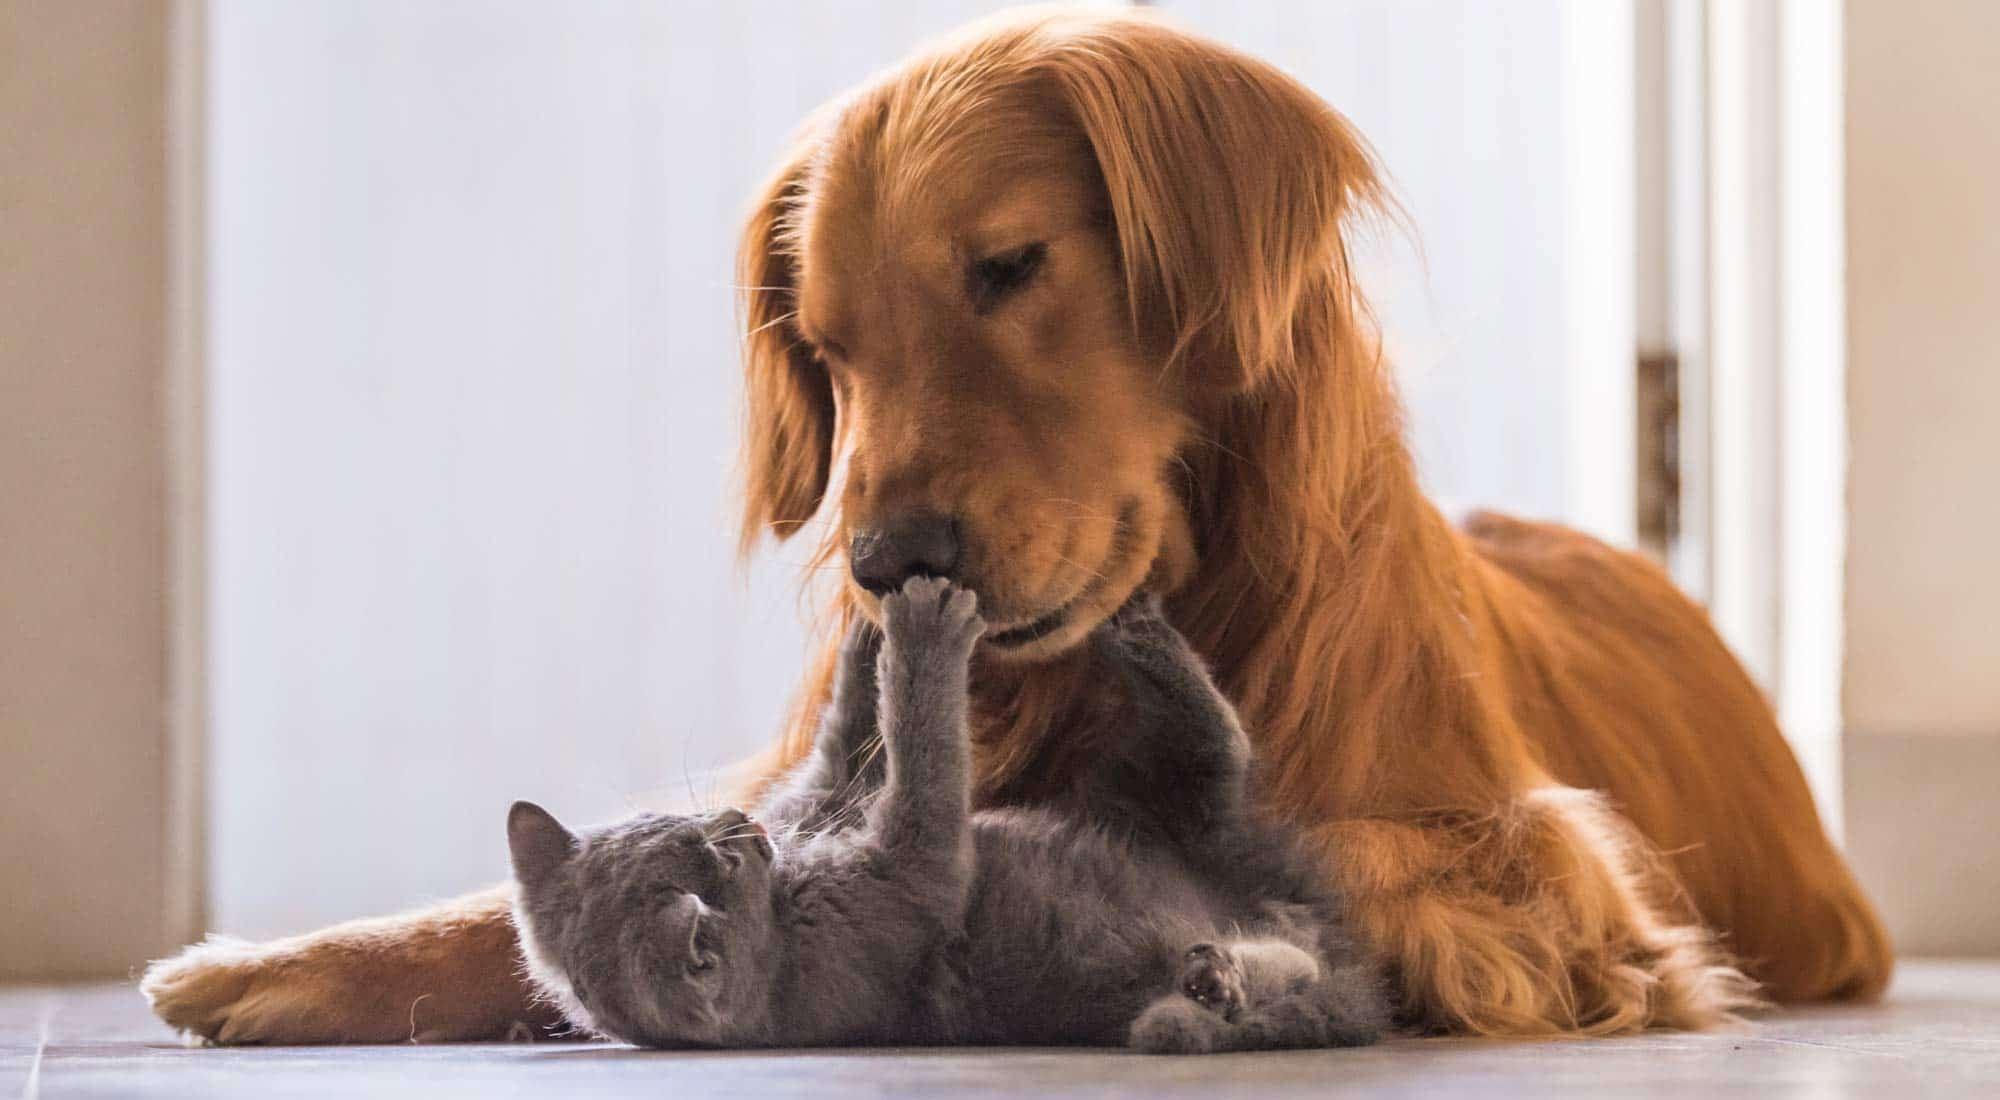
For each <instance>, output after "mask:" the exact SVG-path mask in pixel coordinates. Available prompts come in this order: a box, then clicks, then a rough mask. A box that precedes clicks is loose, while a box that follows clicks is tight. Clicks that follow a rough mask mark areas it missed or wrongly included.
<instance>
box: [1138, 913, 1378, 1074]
mask: <svg viewBox="0 0 2000 1100" xmlns="http://www.w3.org/2000/svg"><path fill="white" fill-rule="evenodd" d="M1177 985H1178V988H1177V990H1176V992H1174V993H1171V994H1168V995H1167V996H1164V997H1161V998H1160V999H1158V1000H1156V1001H1154V1002H1153V1003H1152V1004H1151V1005H1149V1006H1148V1007H1147V1008H1146V1010H1145V1011H1144V1012H1143V1013H1141V1014H1140V1015H1139V1018H1138V1019H1137V1020H1135V1021H1133V1024H1132V1033H1131V1044H1132V1046H1133V1047H1134V1048H1136V1049H1139V1050H1143V1051H1148V1052H1151V1053H1155V1054H1207V1053H1210V1052H1215V1051H1229V1050H1281V1049H1299V1048H1310V1047H1343V1046H1363V1045H1366V1044H1368V1043H1372V1042H1374V1041H1375V1040H1376V1038H1377V1037H1378V1036H1379V1035H1380V1033H1381V1030H1382V1028H1383V1027H1384V1026H1385V1025H1386V1022H1387V1013H1386V1010H1385V1008H1384V1001H1383V1000H1382V997H1381V993H1380V988H1379V987H1380V979H1379V977H1378V976H1377V975H1376V973H1375V972H1374V971H1373V969H1372V968H1369V967H1366V966H1360V965H1355V966H1342V967H1337V968H1335V969H1334V970H1333V971H1332V972H1331V973H1322V969H1321V965H1320V961H1319V960H1318V959H1316V958H1314V957H1313V955H1312V954H1311V953H1309V952H1307V951H1304V950H1302V949H1300V948H1299V947H1297V946H1296V945H1293V944H1290V943H1286V942H1284V941H1282V940H1247V941H1238V942H1236V943H1232V944H1227V945H1220V946H1218V945H1215V944H1196V945H1195V946H1194V947H1193V948H1191V949H1189V951H1188V954H1187V961H1186V964H1185V965H1184V966H1183V967H1182V969H1181V974H1180V977H1179V979H1178V982H1177Z"/></svg>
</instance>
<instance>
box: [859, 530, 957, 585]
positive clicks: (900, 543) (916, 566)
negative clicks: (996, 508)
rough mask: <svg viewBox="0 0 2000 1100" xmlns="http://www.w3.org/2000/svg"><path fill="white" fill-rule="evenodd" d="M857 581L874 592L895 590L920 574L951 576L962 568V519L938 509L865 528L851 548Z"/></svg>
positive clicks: (926, 575)
mask: <svg viewBox="0 0 2000 1100" xmlns="http://www.w3.org/2000/svg"><path fill="white" fill-rule="evenodd" d="M847 564H848V568H849V569H850V570H852V571H853V573H854V581H855V583H856V584H859V585H860V586H861V587H863V588H866V589H868V590H869V591H870V592H877V593H880V592H892V591H894V590H896V589H897V588H900V587H902V584H903V582H904V581H906V580H908V579H910V578H911V577H916V576H925V577H951V576H952V570H954V569H957V568H958V522H957V521H956V520H954V519H952V518H951V517H950V516H945V515H939V514H938V513H936V512H911V513H908V514H906V515H902V516H898V517H896V518H895V519H892V520H890V521H889V522H888V523H886V524H884V525H882V526H881V527H876V528H871V529H869V530H866V531H861V532H859V533H857V534H856V535H855V536H854V541H853V543H852V544H850V545H849V546H848V548H847Z"/></svg>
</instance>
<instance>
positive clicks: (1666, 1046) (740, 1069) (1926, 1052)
mask: <svg viewBox="0 0 2000 1100" xmlns="http://www.w3.org/2000/svg"><path fill="white" fill-rule="evenodd" d="M1350 1092H1352V1093H1363V1092H1366V1093H1381V1094H1384V1095H1424V1096H1465V1097H1475V1096H1476V1097H1481V1098H1486V1097H1501V1096H1535V1097H1541V1096H1550V1095H1584V1096H1602V1095H1626V1094H1631V1095H1657V1096H1691V1097H1699V1098H1701V1100H1714V1098H1716V1097H1722V1096H1737V1095H1740V1096H1758V1097H1765V1096H1785V1095H1798V1096H1812V1097H1835V1096H1863V1097H1878V1096H1879V1097H1896V1098H1899V1100H1900V1098H1903V1097H1911V1096H1919V1095H1939V1096H1954V1095H1963V1096H1980V1095H1983V1096H2000V962H1949V963H1944V962H1911V963H1907V964H1905V965H1904V967H1903V969H1902V972H1901V975H1900V977H1899V979H1898V981H1897V984H1896V988H1895V990H1894V992H1893V993H1892V994H1891V995H1890V997H1889V999H1888V1001H1887V1002H1886V1003H1884V1004H1882V1005H1877V1006H1872V1007H1861V1008H1854V1007H1845V1008H1816V1009H1808V1010H1797V1011H1790V1012H1783V1013H1778V1014H1775V1015H1772V1016H1769V1017H1767V1018H1765V1019H1764V1020H1763V1021H1761V1022H1760V1023H1759V1024H1758V1025H1756V1026H1755V1027H1754V1028H1753V1029H1750V1030H1747V1031H1744V1032H1741V1033H1737V1034H1710V1035H1653V1036H1646V1037H1642V1038H1636V1039H1619V1040H1601V1041H1570V1042H1543V1043H1501V1042H1480V1041H1471V1040H1444V1039H1410V1040H1399V1041H1395V1042H1390V1043H1385V1044H1383V1045H1381V1046H1378V1047H1374V1048H1371V1049H1368V1050H1359V1051H1327V1052H1309V1053H1298V1054H1239V1055H1225V1056H1220V1057H1211V1058H1187V1059H1163V1058H1148V1057H1144V1056H1140V1055H1128V1054H1124V1053H1122V1052H1080V1051H1049V1050H877V1051H796V1052H789V1051H788V1052H778V1053H770V1052H756V1053H752V1052H744V1053H715V1054H687V1053H659V1052H648V1051H638V1050H632V1049H629V1048H624V1047H612V1046H601V1045H587V1044H569V1043H544V1044H538V1045H531V1044H519V1045H511V1046H510V1045H497V1044H496V1045H454V1046H424V1047H418V1046H385V1047H337V1048H325V1047H290V1048H262V1049H258V1048H248V1049H234V1050H198V1049H191V1048H188V1047H184V1046H182V1045H181V1044H180V1043H178V1042H177V1041H176V1040H175V1039H174V1037H173V1036H172V1035H169V1034H168V1033H167V1031H166V1029H165V1028H164V1027H162V1026H161V1025H159V1024H158V1023H156V1022H154V1021H153V1019H152V1017H151V1016H150V1015H148V1014H147V1011H146V1008H145V1005H144V1004H143V1003H141V1001H140V999H139V996H138V994H137V993H135V992H133V991H132V989H130V988H129V987H125V986H115V985H90V986H72V987H63V988H14V989H7V990H0V1096H5V1095H10V1094H18V1095H21V1096H28V1097H35V1096H48V1097H65V1096H162V1097H166V1096H172V1097H192V1096H222V1097H277V1096H361V1095H393V1096H424V1097H430V1096H460V1095H463V1096H481V1097H500V1096H533V1097H537V1098H550V1100H564V1098H568V1097H584V1096H635V1097H645V1098H647V1100H668V1098H676V1100H677V1098H681V1097H691V1096H708V1095H715V1096H729V1097H740V1098H745V1100H749V1098H763V1097H789V1096H799V1097H809V1098H811V1100H841V1098H845V1097H856V1096H881V1095H887V1094H896V1095H941V1096H953V1097H971V1096H1065V1095H1077V1096H1082V1095H1089V1096H1124V1097H1138V1098H1142V1100H1168V1098H1170V1097H1176V1096H1189V1097H1203V1098H1205V1100H1206V1098H1212V1097H1215V1096H1219V1095H1236V1094H1247V1095H1254V1096H1259V1097H1281V1096H1293V1095H1297V1096H1326V1095H1331V1094H1346V1093H1350Z"/></svg>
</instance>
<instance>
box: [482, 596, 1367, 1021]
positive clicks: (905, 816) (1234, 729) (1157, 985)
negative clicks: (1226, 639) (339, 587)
mask: <svg viewBox="0 0 2000 1100" xmlns="http://www.w3.org/2000/svg"><path fill="white" fill-rule="evenodd" d="M882 617H883V624H884V626H883V630H882V631H881V632H878V631H877V630H876V629H875V628H873V627H872V626H869V625H867V624H865V623H862V624H859V625H857V626H856V627H855V629H854V630H853V631H852V632H851V633H850V634H849V635H848V637H847V638H846V640H845V642H844V644H843V648H842V653H841V667H840V671H839V673H838V679H837V682H836V687H835V693H834V697H833V701H832V703H831V704H830V705H829V707H828V710H827V714H826V716H825V718H824V720H823V722H822V725H821V728H820V730H819V734H818V739H817V741H816V743H815V746H814V751H813V754H812V755H811V756H810V757H809V758H808V759H807V760H806V761H804V762H803V763H801V764H800V765H799V767H798V769H797V770H796V771H795V772H794V773H793V774H792V775H791V776H790V777H788V779H787V781H786V783H785V784H784V785H783V786H782V787H781V788H779V789H778V790H777V791H776V792H774V793H773V794H772V795H771V796H770V797H769V798H768V799H767V800H766V801H765V803H764V805H762V806H761V807H760V808H759V815H760V817H761V818H762V819H763V820H762V822H760V821H758V820H757V819H753V818H751V817H750V816H748V815H746V814H744V813H742V812H740V811H738V810H724V811H722V812H719V813H712V814H705V815H698V816H692V817H687V816H669V815H649V816H642V817H639V818H635V819H633V820H630V821H626V822H623V823H621V824H617V825H612V826H609V827H607V828H602V829H597V830H592V831H588V832H585V833H584V834H583V835H581V836H576V835H573V834H571V833H570V832H569V831H568V830H567V829H565V828H563V826H562V825H561V824H559V823H558V822H557V821H556V820H555V818H553V817H551V816H549V814H548V813H547V812H546V811H544V810H542V809H541V808H540V807H538V806H535V805H534V804H532V803H527V802H519V803H516V804H515V805H514V808H513V810H512V812H511V813H510V814H509V815H508V819H507V838H508V843H509V845H510V847H511V850H512V854H513V863H514V872H515V877H516V879H517V880H518V881H519V884H520V890H519V899H518V901H517V904H516V908H515V920H516V922H517V923H518V925H519V926H520V931H521V940H522V945H523V951H524V953H525V955H526V958H527V963H528V971H529V974H530V975H531V977H532V978H533V979H534V980H535V982H536V983H537V984H538V985H539V986H540V987H541V989H542V990H543V991H544V992H545V994H546V995H547V996H548V997H549V998H551V999H552V1000H553V1001H555V1003H557V1004H558V1005H560V1006H561V1007H562V1009H563V1011H564V1012H565V1013H566V1014H567V1015H568V1017H569V1019H570V1020H571V1021H572V1022H573V1023H575V1024H577V1025H578V1026H580V1027H582V1028H584V1029H587V1030H590V1031H595V1032H599V1033H602V1034H604V1035H608V1036H611V1037H613V1038H617V1039H622V1040H625V1041H628V1042H633V1043H640V1044H645V1045H649V1046H664V1047H678V1046H814V1045H827V1044H844V1043H1090V1044H1103V1045H1108V1044H1124V1043H1129V1044H1131V1045H1132V1046H1134V1047H1137V1048H1139V1049H1141V1050H1148V1051H1168V1052H1185V1053H1197V1052H1205V1051H1217V1050H1256V1049H1266V1048H1276V1047H1320V1046H1348V1045H1357V1044H1362V1043H1368V1042H1372V1041H1373V1040H1374V1039H1375V1037H1376V1034H1377V1032H1378V1030H1379V1029H1380V1028H1381V1027H1382V1026H1383V1025H1384V1022H1385V1021H1386V1019H1387V1015H1388V1010H1387V1006H1386V1002H1385V1000H1384V997H1383V994H1382V982H1381V980H1380V978H1379V975H1378V974H1377V972H1376V970H1375V968H1374V967H1373V966H1372V965H1371V964H1370V963H1369V962H1368V961H1367V960H1365V959H1364V958H1363V957H1362V955H1361V953H1360V952H1359V951H1358V950H1357V949H1356V947H1355V946H1354V945H1353V944H1352V943H1351V941H1350V940H1349V939H1348V938H1347V936H1346V934H1345V933H1344V931H1343V930H1342V926H1341V922H1340V919H1339V917H1340V915H1339V907H1338V904H1337V901H1336V899H1335V898H1334V897H1333V896H1332V895H1331V894H1330V893H1328V892H1327V890H1326V888H1325V887H1324V886H1323V885H1322V884H1323V882H1324V880H1325V877H1326V876H1325V873H1324V870H1323V869H1321V868H1318V867H1316V866H1315V865H1314V862H1313V861H1312V860H1311V859H1310V858H1309V857H1308V856H1306V855H1305V854H1304V853H1303V852H1302V851H1301V850H1300V849H1299V847H1298V845H1297V844H1296V842H1295V840H1294V838H1292V837H1291V836H1290V835H1288V834H1287V833H1285V832H1283V831H1282V830H1279V829H1277V828H1275V827H1274V826H1272V825H1271V824H1270V823H1268V822H1265V821H1263V820H1261V819H1260V818H1258V817H1257V816H1256V815H1255V814H1254V813H1253V811H1252V810H1251V809H1250V807H1249V805H1248V804H1247V798H1246V793H1245V785H1246V769H1247V765H1248V757H1249V746H1248V741H1247V740H1246V739H1245V737H1244V735H1243V731H1242V729H1241V728H1240V727H1239V726H1238V725H1237V722H1236V717H1235V714H1234V712H1233V711H1232V709H1231V708H1230V706H1229V704H1228V703H1227V701H1225V700H1224V699H1223V698H1222V696H1221V695H1220V694H1219V693H1218V692H1217V691H1216V689H1215V687H1214V685H1213V684H1212V683H1211V682H1210V680H1209V677H1208V674H1207V671H1206V669H1204V668H1203V666H1202V664H1201V662H1200V660H1199V658H1197V657H1196V656H1195V654H1194V653H1193V651H1192V650H1191V649H1190V648H1189V647H1188V645H1187V644H1186V642H1185V641H1184V640H1183V639H1182V638H1181V637H1180V635H1179V634H1178V633H1176V632H1175V631H1174V630H1173V628H1172V627H1171V626H1169V625H1168V624H1167V623H1166V621H1165V619H1164V618H1162V617H1161V614H1160V610H1159V606H1158V602H1157V600H1155V599H1153V598H1151V597H1145V598H1142V599H1140V600H1138V601H1135V602H1134V603H1133V604H1131V605H1129V606H1128V607H1127V608H1126V609H1125V610H1123V611H1121V612H1120V613H1119V614H1118V615H1117V616H1115V617H1114V618H1113V620H1112V621H1111V622H1109V623H1108V624H1106V626H1104V627H1103V628H1100V629H1099V630H1098V631H1097V633H1096V634H1095V635H1094V636H1093V646H1094V649H1095V650H1096V659H1097V660H1098V661H1099V662H1100V663H1101V664H1102V665H1104V666H1106V667H1108V668H1109V669H1111V670H1114V672H1115V675H1116V676H1117V677H1118V678H1120V679H1121V680H1122V681H1123V683H1124V687H1125V696H1126V707H1127V708H1128V714H1127V715H1126V720H1125V721H1124V722H1122V723H1121V729H1122V732H1121V733H1120V735H1119V737H1118V738H1117V739H1116V740H1115V741H1114V742H1113V743H1110V744H1106V745H1104V746H1103V747H1102V749H1101V751H1100V752H1099V754H1098V756H1097V758H1096V760H1095V762H1094V763H1093V764H1092V765H1091V766H1090V767H1088V768H1087V769H1086V771H1085V774H1084V775H1082V776H1080V777H1079V779H1078V781H1077V783H1076V785H1075V787H1074V789H1073V790H1072V791H1070V792H1069V793H1068V794H1066V795H1065V796H1064V797H1063V798H1061V799H1059V800H1057V801H1056V802H1054V803H1051V804H1047V805H1042V806H1036V807H1016V808H1008V809H996V810H984V811H980V812H978V813H973V812H972V811H971V808H970V797H969V786H970V771H969V760H968V756H969V751H970V749H969V745H968V740H969V736H968V731H967V725H966V706H967V699H966V683H967V665H968V662H969V660H970V658H971V654H972V649H973V645H974V643H975V642H976V641H977V640H978V638H979V636H980V634H981V633H982V632H983V631H984V629H985V625H984V624H983V623H982V622H981V621H980V619H979V616H978V612H977V605H976V601H975V599H974V597H973V594H972V593H971V592H969V591H966V590H964V589H960V588H957V587H955V586H953V585H952V584H950V583H948V582H946V581H942V580H934V579H931V578H916V579H912V580H911V581H909V582H908V583H907V584H905V585H904V586H903V588H902V590H901V591H900V592H894V593H891V594H889V595H887V596H885V597H884V598H883V600H882ZM885 635H886V637H885ZM878 733H879V736H880V741H879V742H878V741H877V736H878ZM885 746H886V747H885Z"/></svg>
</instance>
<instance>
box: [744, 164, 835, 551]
mask: <svg viewBox="0 0 2000 1100" xmlns="http://www.w3.org/2000/svg"><path fill="white" fill-rule="evenodd" d="M815 144H816V143H815V140H814V139H813V138H812V137H811V136H810V132H809V133H808V135H807V136H805V137H802V138H801V139H800V140H799V141H798V142H796V143H795V144H794V146H793V149H792V151H791V152H790V153H789V154H788V155H787V157H786V158H785V163H784V166H783V167H782V168H780V169H779V171H778V173H777V175H776V176H774V177H773V178H772V179H771V181H770V183H768V184H766V185H765V187H764V190H763V191H762V193H761V194H760V195H759V196H758V199H757V204H756V207H755V208H754V209H753V210H752V211H751V213H750V221H749V223H748V224H747V225H745V226H744V229H743V239H742V242H741V244H740V245H739V246H738V248H737V254H736V273H737V283H738V285H739V286H741V287H742V295H743V325H744V344H743V368H744V396H743V405H744V413H745V417H746V419H747V421H748V423H747V424H746V425H745V428H744V432H743V457H742V466H743V478H744V483H745V484H744V494H743V527H742V531H741V535H740V541H739V544H738V545H739V549H740V550H741V551H742V552H745V553H748V552H749V551H750V550H751V549H752V548H753V547H755V546H756V544H757V541H758V539H760V538H761V537H762V536H763V534H764V532H766V531H770V532H772V533H774V534H776V535H777V536H778V537H779V538H781V539H782V538H785V537H787V536H789V535H791V534H792V532H794V531H796V530H798V528H799V527H800V526H801V525H802V524H804V523H805V522H806V521H807V520H809V519H811V518H812V515H813V513H814V512H817V511H818V510H819V503H820V498H821V497H822V496H824V495H825V494H826V482H827V476H828V471H829V470H830V468H831V466H832V462H833V432H834V404H833V386H832V382H831V380H830V379H829V378H828V376H827V372H826V368H825V367H824V366H822V365H821V364H819V363H817V362H815V361H814V359H813V352H812V349H811V348H810V347H808V346H807V345H806V343H805V341H804V339H803V338H802V337H801V336H800V334H799V328H798V324H797V321H796V315H797V311H798V292H797V286H796V283H795V280H794V257H793V251H792V250H793V245H794V240H793V220H794V215H795V214H796V211H797V207H798V204H799V203H800V201H801V200H802V199H803V198H804V193H805V186H806V178H807V174H808V173H809V172H810V170H811V165H812V159H813V156H814V146H815Z"/></svg>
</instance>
